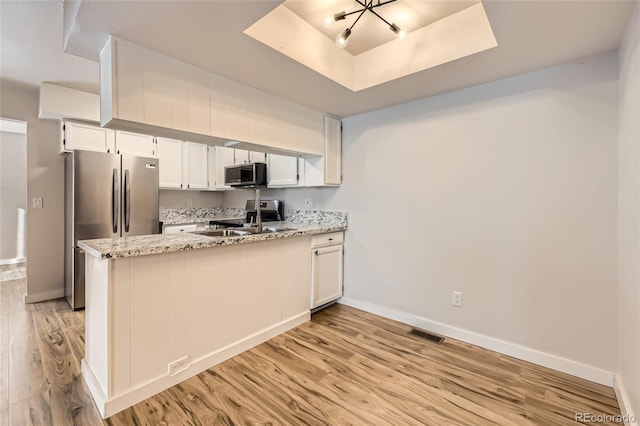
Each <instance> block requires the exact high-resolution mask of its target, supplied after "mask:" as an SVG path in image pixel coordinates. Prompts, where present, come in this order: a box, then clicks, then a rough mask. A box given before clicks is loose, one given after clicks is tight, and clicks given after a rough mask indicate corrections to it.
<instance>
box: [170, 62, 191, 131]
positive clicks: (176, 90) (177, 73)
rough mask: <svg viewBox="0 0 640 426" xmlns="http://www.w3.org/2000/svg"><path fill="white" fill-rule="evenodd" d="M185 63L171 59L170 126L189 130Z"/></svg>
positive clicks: (186, 68)
mask: <svg viewBox="0 0 640 426" xmlns="http://www.w3.org/2000/svg"><path fill="white" fill-rule="evenodd" d="M188 73H189V71H188V66H187V64H185V63H183V62H180V61H176V60H175V59H172V60H171V128H172V129H177V130H189V107H188V102H189V95H188V93H189V91H188V83H187V79H188Z"/></svg>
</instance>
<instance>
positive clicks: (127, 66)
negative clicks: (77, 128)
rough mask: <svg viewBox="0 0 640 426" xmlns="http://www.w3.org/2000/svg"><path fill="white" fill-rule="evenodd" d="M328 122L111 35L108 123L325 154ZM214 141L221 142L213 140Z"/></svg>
mask: <svg viewBox="0 0 640 426" xmlns="http://www.w3.org/2000/svg"><path fill="white" fill-rule="evenodd" d="M323 117H324V114H323V113H322V112H319V111H315V110H313V109H310V108H307V107H305V106H302V105H298V104H295V103H293V102H290V101H288V100H286V99H282V98H279V97H277V96H274V95H271V94H269V93H266V92H263V91H261V90H258V89H255V88H253V87H249V86H246V85H243V84H241V83H239V82H236V81H233V80H230V79H227V78H224V77H222V76H219V75H216V74H213V73H210V72H208V71H206V70H202V69H200V68H196V67H194V66H192V65H189V64H186V63H184V62H181V61H178V60H177V59H174V58H171V57H168V56H165V55H162V54H160V53H157V52H154V51H151V50H149V49H146V48H143V47H141V46H137V45H135V44H132V43H129V42H127V41H125V40H122V39H118V38H115V37H110V38H109V40H108V42H107V43H106V45H105V47H104V48H103V50H102V52H101V53H100V123H101V125H102V126H103V127H111V128H120V129H128V130H133V131H140V132H142V133H149V134H154V135H156V136H161V137H169V138H173V139H180V140H189V141H194V142H200V143H206V144H212V145H224V144H225V141H229V140H231V141H237V142H241V143H247V144H251V145H253V146H263V147H265V150H264V151H266V152H269V150H270V149H276V150H281V151H287V152H291V153H292V154H294V155H302V156H307V155H311V156H314V155H323V153H324V148H323V139H324V129H323ZM212 138H216V139H218V141H217V142H216V141H213V139H212Z"/></svg>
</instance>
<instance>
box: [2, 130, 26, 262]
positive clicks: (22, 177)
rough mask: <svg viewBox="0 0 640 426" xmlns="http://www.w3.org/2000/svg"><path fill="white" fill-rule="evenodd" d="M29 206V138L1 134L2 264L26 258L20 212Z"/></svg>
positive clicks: (12, 133) (14, 134)
mask: <svg viewBox="0 0 640 426" xmlns="http://www.w3.org/2000/svg"><path fill="white" fill-rule="evenodd" d="M26 204H27V135H26V134H24V133H14V132H8V131H6V132H5V131H0V264H2V263H1V262H2V261H3V260H4V261H9V260H14V259H18V258H20V257H23V256H24V253H20V248H21V245H22V244H23V243H24V238H25V235H20V234H19V230H20V229H21V227H20V226H18V220H19V219H18V218H19V214H18V211H19V210H18V209H22V210H24V209H25V208H26ZM19 241H21V242H19Z"/></svg>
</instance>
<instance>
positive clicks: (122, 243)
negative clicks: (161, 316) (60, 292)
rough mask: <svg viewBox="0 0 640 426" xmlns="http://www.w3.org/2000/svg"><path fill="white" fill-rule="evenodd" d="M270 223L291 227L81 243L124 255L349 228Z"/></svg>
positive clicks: (98, 252) (109, 255) (110, 255)
mask: <svg viewBox="0 0 640 426" xmlns="http://www.w3.org/2000/svg"><path fill="white" fill-rule="evenodd" d="M268 225H269V226H280V227H286V228H291V229H292V230H291V231H281V232H276V233H263V234H249V235H244V236H229V237H207V236H204V235H198V234H193V233H189V232H187V233H180V234H155V235H140V236H136V237H122V238H101V239H96V240H83V241H78V246H79V247H80V248H81V249H83V250H84V251H85V252H86V253H87V254H89V255H91V256H94V257H97V258H98V259H121V258H126V257H135V256H146V255H150V254H161V253H171V252H175V251H185V250H196V249H202V248H209V247H216V246H226V245H232V244H245V243H253V242H256V241H266V240H275V239H280V238H291V237H297V236H301V235H316V234H326V233H328V232H338V231H344V230H346V229H347V228H346V226H342V225H339V224H334V223H329V224H307V223H304V224H303V223H292V222H269V224H268Z"/></svg>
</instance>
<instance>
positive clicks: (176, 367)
mask: <svg viewBox="0 0 640 426" xmlns="http://www.w3.org/2000/svg"><path fill="white" fill-rule="evenodd" d="M187 367H189V357H188V356H183V357H182V358H180V359H177V360H175V361H173V362H170V363H169V364H168V365H167V368H168V370H169V375H174V374H176V373H177V372H179V371H182V370H184V369H186V368H187Z"/></svg>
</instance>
